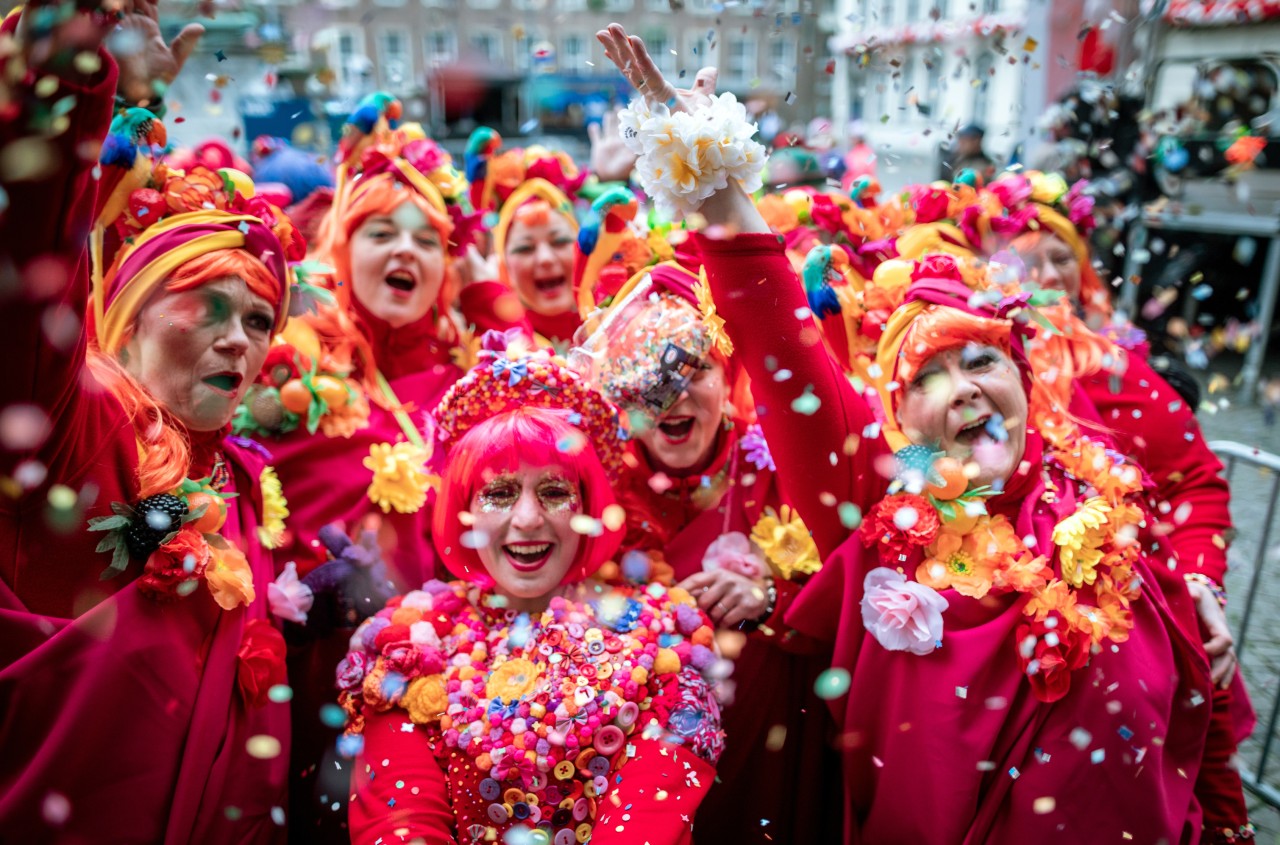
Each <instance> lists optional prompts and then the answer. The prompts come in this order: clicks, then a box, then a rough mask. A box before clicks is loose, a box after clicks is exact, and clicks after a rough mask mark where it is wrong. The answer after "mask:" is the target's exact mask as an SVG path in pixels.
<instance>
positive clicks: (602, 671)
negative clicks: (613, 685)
mask: <svg viewBox="0 0 1280 845" xmlns="http://www.w3.org/2000/svg"><path fill="white" fill-rule="evenodd" d="M596 677H597V678H599V679H600V680H602V681H606V680H608V679H609V678H612V677H613V664H612V663H610V662H609V661H607V660H606V661H605V662H604V663H601V664H600V665H599V666H597V667H596Z"/></svg>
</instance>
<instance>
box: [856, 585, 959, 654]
mask: <svg viewBox="0 0 1280 845" xmlns="http://www.w3.org/2000/svg"><path fill="white" fill-rule="evenodd" d="M946 609H947V600H946V599H944V598H943V597H942V596H941V595H939V594H938V591H937V590H935V589H933V588H932V587H928V586H925V585H924V584H920V583H918V582H916V581H908V580H907V579H906V578H904V577H903V576H902V575H901V574H899V573H898V572H895V571H894V570H892V569H889V568H887V567H884V566H878V567H876V568H875V569H873V570H871V571H870V572H868V573H867V577H866V580H865V581H863V595H862V624H863V626H864V627H865V628H866V629H867V631H868V632H869V633H870V634H871V635H872V636H873V637H875V638H876V641H877V642H879V643H880V645H882V646H884V647H885V648H886V649H888V650H889V651H909V652H911V653H912V654H928V653H929V652H931V651H933V650H934V649H935V648H937V647H938V646H939V645H941V644H942V611H944V610H946Z"/></svg>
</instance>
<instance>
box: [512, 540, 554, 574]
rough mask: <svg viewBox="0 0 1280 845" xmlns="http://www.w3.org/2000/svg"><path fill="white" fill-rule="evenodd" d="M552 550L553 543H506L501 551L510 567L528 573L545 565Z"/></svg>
mask: <svg viewBox="0 0 1280 845" xmlns="http://www.w3.org/2000/svg"><path fill="white" fill-rule="evenodd" d="M554 548H555V544H554V543H507V544H506V545H505V546H503V547H502V550H503V551H504V552H506V553H507V559H508V560H510V561H511V565H512V566H514V567H515V568H516V569H519V570H523V571H525V572H530V571H533V570H535V569H538V568H540V567H541V566H542V565H543V564H544V563H546V562H547V558H549V557H551V551H552V550H553V549H554Z"/></svg>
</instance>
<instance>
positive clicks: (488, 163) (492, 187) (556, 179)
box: [464, 126, 587, 211]
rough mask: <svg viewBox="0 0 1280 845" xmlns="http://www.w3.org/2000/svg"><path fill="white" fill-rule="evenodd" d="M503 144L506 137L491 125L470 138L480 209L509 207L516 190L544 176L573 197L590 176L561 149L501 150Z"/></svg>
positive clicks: (469, 159) (474, 198)
mask: <svg viewBox="0 0 1280 845" xmlns="http://www.w3.org/2000/svg"><path fill="white" fill-rule="evenodd" d="M501 146H502V136H501V135H499V134H498V133H497V132H495V131H494V130H492V129H490V128H489V127H487V126H481V127H479V128H478V129H476V130H475V131H474V132H472V133H471V137H470V138H469V139H468V140H467V150H466V156H465V159H464V161H465V165H466V175H467V180H468V181H469V182H470V183H471V204H472V205H473V206H474V207H475V208H476V209H477V210H481V211H497V210H499V209H503V208H505V207H506V206H507V205H509V204H511V202H512V195H513V194H514V193H515V192H516V190H517V189H518V188H519V187H520V186H521V185H522V184H524V183H525V182H527V181H529V180H532V179H540V180H542V181H544V182H546V183H548V184H550V185H552V186H553V187H554V188H555V189H556V190H557V191H559V192H560V193H562V194H564V195H566V196H570V197H571V196H573V195H574V194H576V193H577V192H578V190H579V189H580V188H581V187H582V184H583V182H585V181H586V179H587V171H585V170H581V171H580V170H578V166H577V165H576V164H575V163H574V161H573V159H572V158H571V157H570V156H569V155H568V154H567V153H565V152H563V151H561V150H550V149H547V148H546V147H542V146H537V145H534V146H531V147H525V148H523V149H512V150H507V151H505V152H499V149H500V148H501ZM520 201H523V200H520Z"/></svg>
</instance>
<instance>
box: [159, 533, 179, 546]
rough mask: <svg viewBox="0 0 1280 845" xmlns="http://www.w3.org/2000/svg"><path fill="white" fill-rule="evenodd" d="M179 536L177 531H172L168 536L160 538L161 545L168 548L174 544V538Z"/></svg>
mask: <svg viewBox="0 0 1280 845" xmlns="http://www.w3.org/2000/svg"><path fill="white" fill-rule="evenodd" d="M177 536H178V532H177V531H170V532H169V533H168V534H166V535H164V536H163V537H161V538H160V545H162V546H167V545H169V544H170V543H172V542H173V538H174V537H177Z"/></svg>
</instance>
